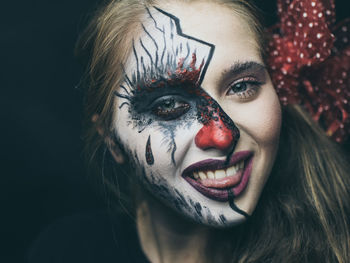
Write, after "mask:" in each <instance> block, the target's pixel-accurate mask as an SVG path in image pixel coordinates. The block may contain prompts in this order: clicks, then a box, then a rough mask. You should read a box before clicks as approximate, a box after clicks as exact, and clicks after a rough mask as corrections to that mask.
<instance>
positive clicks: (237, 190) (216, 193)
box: [185, 156, 253, 202]
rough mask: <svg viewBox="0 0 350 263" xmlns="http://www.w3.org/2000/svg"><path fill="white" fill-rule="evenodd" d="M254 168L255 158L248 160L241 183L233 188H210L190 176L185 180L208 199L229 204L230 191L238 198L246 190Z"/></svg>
mask: <svg viewBox="0 0 350 263" xmlns="http://www.w3.org/2000/svg"><path fill="white" fill-rule="evenodd" d="M252 166H253V156H252V157H250V158H249V159H247V160H246V165H245V166H244V170H243V176H242V178H241V180H240V182H239V183H238V184H236V185H235V186H232V187H231V188H226V189H220V188H209V187H206V186H204V185H203V184H201V183H200V182H199V181H197V180H195V179H193V178H191V177H189V176H186V177H185V180H186V181H187V182H188V183H189V184H190V185H192V186H193V187H194V188H195V189H196V190H197V191H198V192H200V193H201V194H203V195H205V196H206V197H208V198H210V199H213V200H216V201H220V202H227V201H228V199H229V191H231V192H232V193H233V195H234V197H238V196H239V195H241V194H242V193H243V191H244V190H245V189H246V187H247V185H248V182H249V178H250V174H251V171H252Z"/></svg>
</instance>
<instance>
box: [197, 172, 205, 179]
mask: <svg viewBox="0 0 350 263" xmlns="http://www.w3.org/2000/svg"><path fill="white" fill-rule="evenodd" d="M198 174H199V177H200V178H201V179H202V180H204V179H207V176H206V175H205V173H203V172H199V173H198Z"/></svg>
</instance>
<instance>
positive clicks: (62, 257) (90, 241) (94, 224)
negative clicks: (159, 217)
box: [27, 212, 128, 263]
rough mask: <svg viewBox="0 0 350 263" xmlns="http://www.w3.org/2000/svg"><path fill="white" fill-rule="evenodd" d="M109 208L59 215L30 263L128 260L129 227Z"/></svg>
mask: <svg viewBox="0 0 350 263" xmlns="http://www.w3.org/2000/svg"><path fill="white" fill-rule="evenodd" d="M119 225H120V224H118V223H116V222H115V217H114V218H113V223H112V217H111V216H110V215H109V214H108V213H106V212H91V213H84V214H79V215H74V216H69V217H65V218H62V219H59V220H58V221H56V222H55V223H53V224H51V225H50V226H48V227H47V228H46V229H45V230H44V231H43V232H42V233H41V234H40V235H39V237H38V238H37V239H36V241H35V242H34V243H33V245H32V246H31V248H30V249H29V251H28V254H27V262H28V263H34V262H35V263H40V262H45V263H50V262H55V263H56V262H57V263H58V262H64V263H70V262H74V263H76V262H91V263H94V262H99V263H100V262H101V263H109V262H114V263H115V262H128V261H124V260H123V259H124V257H125V242H123V239H124V238H123V237H124V236H125V235H126V233H124V231H125V229H124V228H123V227H119Z"/></svg>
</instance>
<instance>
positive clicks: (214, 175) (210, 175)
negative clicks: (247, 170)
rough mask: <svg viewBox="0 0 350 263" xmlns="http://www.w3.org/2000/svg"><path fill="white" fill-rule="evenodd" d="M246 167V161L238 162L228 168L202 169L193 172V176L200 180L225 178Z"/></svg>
mask: <svg viewBox="0 0 350 263" xmlns="http://www.w3.org/2000/svg"><path fill="white" fill-rule="evenodd" d="M243 168H244V161H242V162H240V163H237V164H236V165H234V166H231V167H229V168H227V169H226V170H216V171H200V172H193V177H194V178H195V179H196V180H198V179H201V180H205V179H221V178H225V177H227V176H233V175H235V174H236V173H237V172H238V171H240V170H243Z"/></svg>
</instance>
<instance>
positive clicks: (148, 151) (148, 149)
mask: <svg viewBox="0 0 350 263" xmlns="http://www.w3.org/2000/svg"><path fill="white" fill-rule="evenodd" d="M146 161H147V164H148V165H152V164H154V157H153V153H152V148H151V136H148V140H147V144H146Z"/></svg>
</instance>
